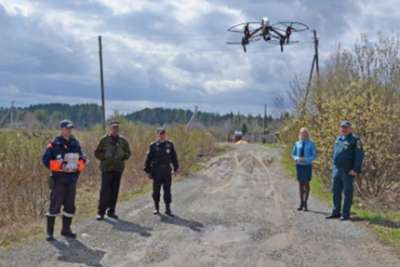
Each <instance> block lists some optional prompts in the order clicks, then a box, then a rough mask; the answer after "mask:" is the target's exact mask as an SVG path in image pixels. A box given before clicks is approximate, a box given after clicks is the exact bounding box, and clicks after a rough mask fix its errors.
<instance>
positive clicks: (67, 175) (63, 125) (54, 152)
mask: <svg viewBox="0 0 400 267" xmlns="http://www.w3.org/2000/svg"><path fill="white" fill-rule="evenodd" d="M72 128H74V126H73V124H72V122H71V121H69V120H63V121H61V122H60V130H61V134H60V135H59V136H57V137H56V138H55V139H54V141H53V142H51V143H50V144H48V145H47V148H46V151H45V152H44V154H43V158H42V161H43V164H44V165H45V166H46V168H48V169H50V171H51V175H50V177H49V188H50V207H49V211H48V213H47V239H46V240H47V241H54V240H55V239H54V237H53V233H54V224H55V219H56V216H57V215H59V214H60V212H61V206H63V216H62V230H61V235H63V236H65V237H70V238H75V237H76V234H74V233H73V232H72V231H71V222H72V217H73V216H74V213H75V195H76V183H77V181H78V177H79V174H80V173H81V172H82V171H83V169H84V166H85V157H84V155H83V154H82V150H81V147H80V145H79V142H78V140H77V139H75V137H74V136H73V135H72Z"/></svg>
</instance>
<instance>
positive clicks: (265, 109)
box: [264, 104, 268, 134]
mask: <svg viewBox="0 0 400 267" xmlns="http://www.w3.org/2000/svg"><path fill="white" fill-rule="evenodd" d="M267 120H268V118H267V104H265V105H264V134H267V127H268V121H267Z"/></svg>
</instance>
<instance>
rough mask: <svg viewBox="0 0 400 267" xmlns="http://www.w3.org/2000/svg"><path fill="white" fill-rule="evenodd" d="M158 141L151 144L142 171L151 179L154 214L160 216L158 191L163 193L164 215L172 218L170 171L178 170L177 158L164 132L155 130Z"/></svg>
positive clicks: (172, 145)
mask: <svg viewBox="0 0 400 267" xmlns="http://www.w3.org/2000/svg"><path fill="white" fill-rule="evenodd" d="M157 133H158V140H157V141H155V142H154V143H152V144H151V145H150V147H149V150H148V152H147V158H146V161H145V168H144V171H145V172H146V173H147V175H148V177H149V178H150V179H153V200H154V206H155V210H154V214H160V206H159V202H160V191H161V186H162V188H163V191H164V202H165V214H167V215H169V216H173V214H172V211H171V207H170V204H171V201H172V198H171V180H172V177H171V176H172V171H173V173H176V172H177V171H178V169H179V164H178V158H177V155H176V151H175V148H174V144H173V143H172V142H171V141H168V140H167V136H166V131H165V129H163V128H159V129H157Z"/></svg>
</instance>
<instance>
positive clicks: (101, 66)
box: [99, 35, 106, 131]
mask: <svg viewBox="0 0 400 267" xmlns="http://www.w3.org/2000/svg"><path fill="white" fill-rule="evenodd" d="M99 59H100V86H101V107H102V110H103V130H104V131H106V106H105V99H104V76H103V45H102V42H101V35H100V36H99Z"/></svg>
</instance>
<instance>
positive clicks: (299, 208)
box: [297, 201, 304, 210]
mask: <svg viewBox="0 0 400 267" xmlns="http://www.w3.org/2000/svg"><path fill="white" fill-rule="evenodd" d="M303 208H304V202H303V201H302V202H301V203H300V206H299V207H298V208H297V210H303Z"/></svg>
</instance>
